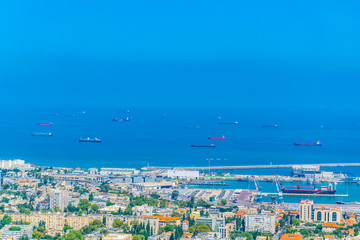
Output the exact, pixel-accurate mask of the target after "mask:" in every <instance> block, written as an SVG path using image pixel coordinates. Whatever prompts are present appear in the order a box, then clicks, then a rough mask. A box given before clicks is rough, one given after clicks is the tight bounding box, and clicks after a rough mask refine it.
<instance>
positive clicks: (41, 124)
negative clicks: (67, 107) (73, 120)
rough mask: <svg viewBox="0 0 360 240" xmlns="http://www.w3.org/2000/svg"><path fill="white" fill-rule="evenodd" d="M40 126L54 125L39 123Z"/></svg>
mask: <svg viewBox="0 0 360 240" xmlns="http://www.w3.org/2000/svg"><path fill="white" fill-rule="evenodd" d="M38 125H39V126H50V125H53V123H52V122H51V123H38Z"/></svg>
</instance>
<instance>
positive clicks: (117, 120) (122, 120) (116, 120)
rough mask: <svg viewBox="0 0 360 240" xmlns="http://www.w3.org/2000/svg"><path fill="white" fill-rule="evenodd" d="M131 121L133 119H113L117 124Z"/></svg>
mask: <svg viewBox="0 0 360 240" xmlns="http://www.w3.org/2000/svg"><path fill="white" fill-rule="evenodd" d="M130 120H131V117H124V118H113V119H112V121H115V122H127V121H130Z"/></svg>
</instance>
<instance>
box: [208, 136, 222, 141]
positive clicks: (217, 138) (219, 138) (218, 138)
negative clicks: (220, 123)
mask: <svg viewBox="0 0 360 240" xmlns="http://www.w3.org/2000/svg"><path fill="white" fill-rule="evenodd" d="M208 139H215V140H225V136H222V137H208Z"/></svg>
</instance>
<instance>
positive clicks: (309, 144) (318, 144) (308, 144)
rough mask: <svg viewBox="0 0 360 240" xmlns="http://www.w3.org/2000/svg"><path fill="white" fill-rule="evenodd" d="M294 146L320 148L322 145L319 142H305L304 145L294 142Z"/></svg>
mask: <svg viewBox="0 0 360 240" xmlns="http://www.w3.org/2000/svg"><path fill="white" fill-rule="evenodd" d="M294 145H295V146H319V147H321V146H322V143H321V142H320V141H317V142H306V143H301V142H296V143H294Z"/></svg>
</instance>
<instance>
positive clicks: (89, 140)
mask: <svg viewBox="0 0 360 240" xmlns="http://www.w3.org/2000/svg"><path fill="white" fill-rule="evenodd" d="M79 142H92V143H101V142H102V141H101V140H100V139H99V138H89V137H88V138H80V139H79Z"/></svg>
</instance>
